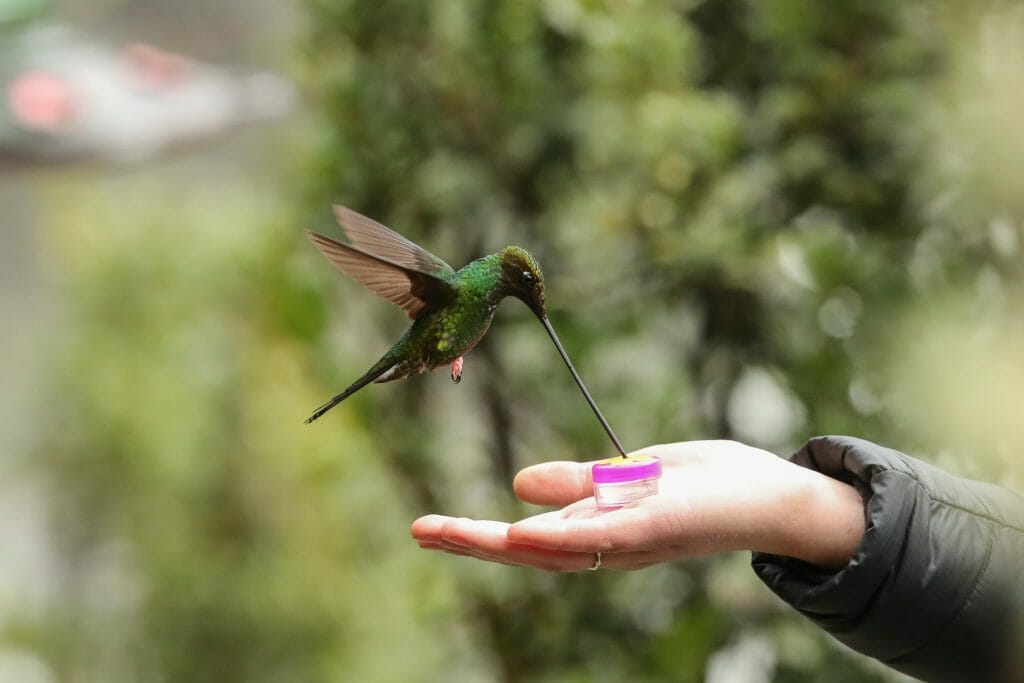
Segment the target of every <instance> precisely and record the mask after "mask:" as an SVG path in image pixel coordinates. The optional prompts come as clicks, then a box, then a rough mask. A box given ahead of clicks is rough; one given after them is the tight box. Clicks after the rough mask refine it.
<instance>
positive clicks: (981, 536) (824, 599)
mask: <svg viewBox="0 0 1024 683" xmlns="http://www.w3.org/2000/svg"><path fill="white" fill-rule="evenodd" d="M793 461H794V462H796V463H798V464H800V465H802V466H804V467H809V468H812V469H815V470H818V471H820V472H822V473H824V474H827V475H829V476H831V477H834V478H836V479H840V480H842V481H845V482H847V483H850V484H852V485H854V486H856V487H857V488H858V489H859V490H860V492H861V495H862V496H863V498H864V503H865V518H866V521H867V531H866V533H865V535H864V540H863V542H862V543H861V546H860V548H859V549H858V550H857V553H856V554H855V555H854V556H853V558H852V559H851V560H850V563H849V564H848V565H847V566H846V567H845V568H843V569H841V570H840V571H838V572H835V573H832V572H824V571H822V570H819V569H816V568H814V567H812V566H810V565H808V564H806V563H804V562H800V561H799V560H794V559H792V558H785V557H778V556H774V555H768V554H765V553H754V558H753V567H754V571H755V572H756V573H757V575H758V576H759V577H760V578H761V580H763V581H764V582H765V583H766V584H767V585H768V586H769V587H770V588H771V589H772V590H773V591H774V592H775V593H776V594H777V595H778V596H779V597H781V598H782V599H783V600H785V601H786V602H787V603H789V604H790V605H792V606H793V607H795V608H796V609H797V610H799V611H800V613H802V614H803V615H804V616H806V617H808V618H809V619H811V620H812V621H814V622H815V623H817V624H818V625H819V626H821V627H822V628H823V629H825V630H826V631H828V632H829V633H831V634H832V635H833V636H835V637H836V638H837V639H838V640H840V641H842V642H843V643H846V644H847V645H849V646H850V647H852V648H853V649H855V650H857V651H859V652H862V653H864V654H866V655H870V656H871V657H875V658H876V659H878V660H880V661H882V662H884V663H885V664H887V665H889V666H891V667H892V668H894V669H897V670H899V671H902V672H904V673H906V674H909V675H910V676H914V677H916V678H920V679H922V680H925V681H936V682H946V681H950V682H954V681H955V682H957V683H960V682H963V681H1024V628H1021V626H1022V623H1024V618H1022V610H1024V499H1022V498H1020V497H1019V496H1017V495H1016V494H1014V493H1012V492H1010V491H1008V490H1006V489H1003V488H1000V487H998V486H994V485H991V484H984V483H981V482H976V481H970V480H967V479H962V478H959V477H955V476H953V475H951V474H949V473H947V472H944V471H942V470H940V469H938V468H936V467H934V466H932V465H928V464H927V463H924V462H921V461H919V460H915V459H914V458H911V457H909V456H907V455H904V454H903V453H900V452H898V451H894V450H891V449H889V448H884V447H882V446H878V445H876V444H873V443H870V442H867V441H863V440H861V439H855V438H852V437H846V436H825V437H818V438H815V439H812V440H811V441H809V442H808V443H807V444H806V445H805V446H804V447H803V448H801V449H800V450H799V451H798V452H797V453H796V455H794V456H793Z"/></svg>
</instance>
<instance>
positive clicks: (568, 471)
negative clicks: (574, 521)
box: [512, 460, 594, 506]
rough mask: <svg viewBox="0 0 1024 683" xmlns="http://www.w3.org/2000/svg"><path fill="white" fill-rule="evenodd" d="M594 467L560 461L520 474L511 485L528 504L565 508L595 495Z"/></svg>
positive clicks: (587, 464) (538, 466)
mask: <svg viewBox="0 0 1024 683" xmlns="http://www.w3.org/2000/svg"><path fill="white" fill-rule="evenodd" d="M590 466H591V463H585V462H571V461H566V460H557V461H553V462H545V463H541V464H539V465H531V466H530V467H527V468H526V469H523V470H520V472H519V474H517V475H516V478H515V480H513V482H512V488H513V489H514V490H515V492H516V496H517V497H518V498H519V499H520V500H522V501H523V502H526V503H535V504H537V505H558V506H564V505H569V504H570V503H575V502H576V501H577V500H581V499H583V498H587V497H588V496H592V495H594V488H593V486H594V485H593V482H592V481H591V478H590Z"/></svg>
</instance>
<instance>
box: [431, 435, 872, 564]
mask: <svg viewBox="0 0 1024 683" xmlns="http://www.w3.org/2000/svg"><path fill="white" fill-rule="evenodd" d="M637 453H638V454H643V455H656V456H658V457H659V458H661V460H662V470H663V474H662V479H661V482H660V487H659V492H658V494H657V495H654V496H649V497H647V498H643V499H641V500H638V501H635V502H633V503H631V504H630V505H628V506H626V507H624V508H619V509H617V510H598V509H597V505H596V503H595V502H594V498H593V485H592V482H591V478H590V465H591V464H590V463H581V462H564V461H556V462H547V463H542V464H539V465H533V466H531V467H527V468H526V469H524V470H522V471H521V472H520V473H519V474H518V475H517V476H516V478H515V481H514V482H513V488H514V489H515V492H516V495H517V496H518V497H519V498H520V499H522V500H523V501H525V502H527V503H535V504H539V505H554V506H563V507H562V508H561V509H560V510H555V511H552V512H544V513H542V514H539V515H535V516H533V517H527V518H526V519H523V520H520V521H518V522H515V523H514V524H509V523H506V522H496V521H488V520H473V519H467V518H456V517H446V516H442V515H426V516H424V517H421V518H419V519H417V520H416V521H415V522H414V523H413V525H412V535H413V538H415V539H416V541H417V542H418V543H419V545H420V547H422V548H427V549H431V550H441V551H444V552H447V553H451V554H453V555H463V556H468V557H475V558H478V559H481V560H487V561H490V562H500V563H504V564H512V565H523V566H528V567H535V568H538V569H545V570H550V571H579V570H583V569H588V568H590V567H591V566H592V565H593V564H594V560H595V553H597V552H600V553H601V554H602V562H601V566H602V567H608V568H613V569H643V568H645V567H649V566H651V565H655V564H658V563H660V562H670V561H673V560H680V559H685V558H690V557H698V556H704V555H714V554H719V553H723V552H728V551H734V550H758V551H763V552H768V553H773V554H776V555H783V556H787V557H794V558H798V559H801V560H804V561H806V562H808V563H810V564H813V565H816V566H818V567H821V568H824V569H839V568H841V567H843V566H845V565H846V564H847V563H848V562H849V560H850V558H851V557H852V556H853V554H854V553H855V552H856V550H857V548H858V546H859V545H860V542H861V538H862V537H863V535H864V530H865V519H864V503H863V501H862V499H861V496H860V494H859V493H858V492H857V490H856V489H855V488H853V487H852V486H849V485H848V484H844V483H843V482H840V481H838V480H835V479H832V478H830V477H827V476H825V475H823V474H820V473H818V472H815V471H814V470H810V469H807V468H804V467H800V466H799V465H794V464H793V463H791V462H789V461H787V460H784V459H782V458H779V457H778V456H776V455H774V454H772V453H769V452H767V451H763V450H761V449H758V448H753V447H751V446H747V445H744V444H741V443H737V442H735V441H689V442H681V443H674V444H665V445H660V446H651V447H648V448H644V449H642V450H640V451H637Z"/></svg>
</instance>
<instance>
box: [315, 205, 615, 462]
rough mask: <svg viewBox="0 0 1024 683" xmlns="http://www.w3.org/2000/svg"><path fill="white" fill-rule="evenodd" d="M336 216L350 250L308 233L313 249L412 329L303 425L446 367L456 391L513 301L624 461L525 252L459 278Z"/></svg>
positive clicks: (517, 250)
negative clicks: (501, 309) (370, 388)
mask: <svg viewBox="0 0 1024 683" xmlns="http://www.w3.org/2000/svg"><path fill="white" fill-rule="evenodd" d="M334 215H335V217H336V218H337V220H338V223H339V224H340V225H341V228H342V230H343V231H344V233H345V236H346V237H347V238H348V240H349V242H351V244H343V243H341V242H338V241H336V240H333V239H331V238H330V237H326V236H324V235H321V234H319V233H315V232H311V231H307V234H308V235H309V238H310V239H311V240H312V242H313V244H314V245H316V247H317V248H318V249H319V250H320V251H321V252H322V253H323V254H324V255H325V256H326V257H327V258H328V259H329V260H330V261H331V262H332V263H333V264H334V265H335V266H337V267H338V269H339V270H341V272H343V273H345V274H346V275H348V276H349V277H351V278H352V279H354V280H355V281H356V282H358V283H359V284H361V285H363V286H364V287H366V288H367V289H369V290H370V291H371V292H373V293H374V294H377V295H379V296H381V297H383V298H385V299H387V300H388V301H390V302H391V303H393V304H395V305H396V306H398V307H399V308H401V309H402V310H403V311H405V313H406V315H408V316H409V318H411V319H412V324H411V325H410V326H409V328H408V329H407V330H406V331H405V334H403V335H402V337H401V338H400V339H399V340H398V341H397V342H395V344H394V346H392V347H391V348H390V349H388V351H387V353H385V354H384V355H383V356H381V358H380V360H378V361H377V362H376V363H374V364H373V366H371V367H370V369H369V370H367V371H366V372H365V373H364V374H363V376H362V377H360V378H359V379H357V380H356V381H354V382H352V384H350V385H349V386H348V387H346V388H345V390H344V391H342V392H341V393H340V394H338V395H337V396H335V397H334V398H332V399H331V400H329V401H327V402H326V403H324V404H323V405H322V406H320V407H319V408H317V409H316V410H315V411H314V412H313V414H312V415H310V416H309V417H308V418H307V419H306V424H309V423H310V422H313V421H314V420H316V419H318V418H320V417H321V416H322V415H323V414H324V413H326V412H327V411H328V410H330V409H331V408H333V407H334V406H336V405H338V404H339V403H341V402H342V401H344V400H345V399H346V398H348V397H349V396H351V395H352V394H354V393H355V392H357V391H359V390H360V389H362V388H363V387H365V386H366V385H368V384H370V383H371V382H390V381H393V380H396V379H403V378H405V377H409V376H410V375H416V374H420V373H423V372H427V371H430V370H434V369H435V368H438V367H441V366H444V365H448V366H450V367H451V378H452V381H453V382H455V383H456V384H457V383H458V382H459V381H460V380H461V379H462V369H463V363H464V361H463V356H465V354H466V353H468V352H469V351H470V350H471V349H472V348H473V347H474V346H476V344H477V342H479V341H480V339H481V338H483V336H484V334H485V333H486V332H487V329H488V328H489V327H490V325H491V320H492V319H493V318H494V312H495V311H496V310H497V309H498V305H499V304H500V303H501V302H502V301H504V300H505V299H506V298H508V297H510V296H511V297H515V298H516V299H519V300H520V301H522V302H523V303H524V304H526V306H527V308H529V309H530V310H531V311H532V312H533V314H534V315H535V316H537V319H538V320H540V322H541V324H542V325H543V326H544V329H545V330H547V333H548V336H550V337H551V341H552V342H554V344H555V348H556V349H558V353H559V354H560V355H561V357H562V360H563V361H564V362H565V365H566V367H567V368H568V369H569V373H570V374H571V375H572V378H573V379H574V380H575V381H576V384H577V385H578V386H579V388H580V391H581V392H582V393H583V397H584V398H585V399H586V400H587V403H588V404H589V405H590V408H591V409H592V410H593V411H594V415H596V416H597V419H598V421H599V422H600V423H601V426H602V427H603V428H604V431H605V433H606V434H607V435H608V437H609V438H610V439H611V441H612V443H613V444H614V445H615V448H616V449H617V450H618V452H619V454H620V455H621V456H622V457H626V452H625V450H624V449H623V448H622V444H621V443H620V442H619V439H618V437H617V436H615V432H614V431H612V428H611V426H610V425H609V424H608V421H607V420H606V419H605V418H604V415H602V414H601V411H600V409H598V407H597V404H596V403H595V402H594V399H593V398H592V397H591V395H590V392H589V391H587V387H586V385H584V384H583V379H582V378H581V377H580V375H579V373H578V372H577V371H576V368H575V367H574V366H573V364H572V361H571V360H569V355H568V353H566V351H565V347H563V346H562V342H561V341H559V339H558V335H557V334H555V328H554V327H552V326H551V321H550V320H548V315H547V309H546V307H545V300H544V276H543V274H542V273H541V270H540V265H539V264H538V263H537V260H536V259H535V258H534V257H533V256H531V255H530V253H529V252H528V251H526V250H525V249H523V248H521V247H516V246H508V247H505V248H504V249H502V250H501V251H499V252H497V253H495V254H490V255H488V256H484V257H483V258H478V259H476V260H475V261H472V262H470V263H468V264H466V265H465V266H463V267H462V268H460V269H459V270H455V269H454V268H452V267H451V266H450V265H448V264H447V263H445V262H444V261H443V260H441V259H440V258H438V257H437V256H434V255H433V254H431V253H430V252H428V251H427V250H425V249H423V248H422V247H420V246H418V245H416V244H414V243H413V242H411V241H409V240H408V239H406V238H405V237H402V236H401V235H399V234H398V233H397V232H394V231H393V230H391V229H389V228H386V227H384V226H383V225H381V224H380V223H378V222H377V221H375V220H373V219H371V218H367V217H366V216H363V215H362V214H359V213H356V212H355V211H353V210H352V209H349V208H346V207H344V206H335V207H334Z"/></svg>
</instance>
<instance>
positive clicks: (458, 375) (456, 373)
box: [452, 356, 462, 384]
mask: <svg viewBox="0 0 1024 683" xmlns="http://www.w3.org/2000/svg"><path fill="white" fill-rule="evenodd" d="M452 381H453V382H455V383H456V384H458V383H459V382H461V381H462V356H459V357H458V358H456V359H455V360H453V361H452Z"/></svg>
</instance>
